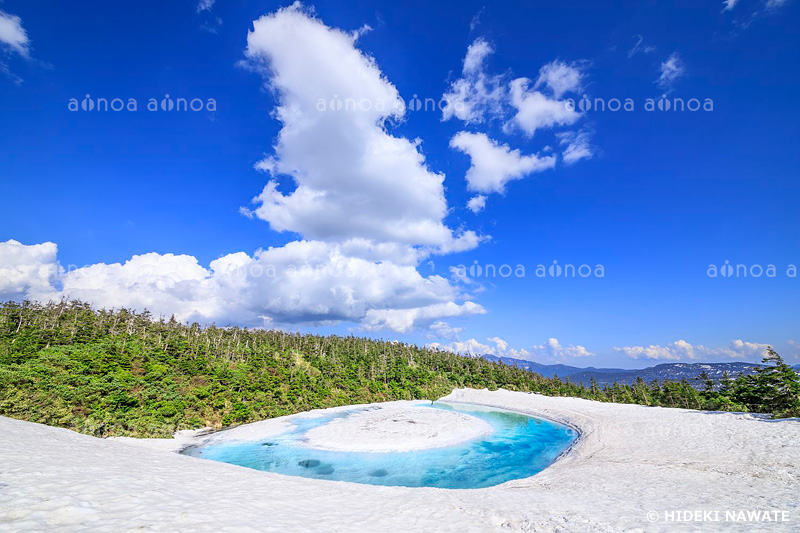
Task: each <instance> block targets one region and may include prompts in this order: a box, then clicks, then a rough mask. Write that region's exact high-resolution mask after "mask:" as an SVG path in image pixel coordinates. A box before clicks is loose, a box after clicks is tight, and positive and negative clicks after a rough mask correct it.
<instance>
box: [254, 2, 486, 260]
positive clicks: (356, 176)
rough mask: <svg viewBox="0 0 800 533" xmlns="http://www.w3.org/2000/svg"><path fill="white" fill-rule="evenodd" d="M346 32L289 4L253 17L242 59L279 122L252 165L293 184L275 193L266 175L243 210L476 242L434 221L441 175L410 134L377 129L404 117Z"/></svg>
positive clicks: (342, 232) (435, 241)
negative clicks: (268, 149)
mask: <svg viewBox="0 0 800 533" xmlns="http://www.w3.org/2000/svg"><path fill="white" fill-rule="evenodd" d="M356 39H357V33H345V32H343V31H340V30H338V29H335V28H330V27H328V26H326V25H325V24H323V23H322V22H321V21H320V20H318V19H316V18H314V17H313V16H311V15H310V14H309V13H307V12H306V11H304V10H303V8H302V6H300V5H299V4H294V5H293V6H291V7H289V8H284V9H281V10H279V11H277V12H276V13H273V14H271V15H266V16H264V17H261V18H260V19H258V20H257V21H255V22H254V24H253V31H251V32H250V34H249V35H248V39H247V57H248V58H249V61H250V63H251V65H254V66H256V67H257V68H259V69H260V70H261V72H262V73H263V75H264V77H265V82H266V84H267V85H268V86H269V87H270V88H271V89H272V90H273V91H274V92H275V93H276V94H277V98H278V105H277V107H276V109H275V112H274V116H275V117H276V118H277V119H278V120H279V121H280V122H281V124H282V128H281V130H280V133H279V134H278V139H277V142H276V144H275V146H274V155H273V156H270V157H269V158H268V160H267V161H265V162H264V163H262V164H260V166H261V168H264V169H267V170H270V171H271V174H272V175H273V176H275V175H285V176H289V177H291V180H292V182H293V185H294V186H295V187H294V190H292V191H291V192H288V193H285V192H282V190H281V187H280V185H279V182H278V181H277V179H274V178H273V179H271V180H270V181H269V182H268V183H267V185H266V186H265V187H264V190H263V191H262V192H261V194H259V195H258V196H257V197H256V198H255V199H254V203H255V204H256V207H255V208H254V209H252V214H253V215H254V216H255V217H257V218H260V219H263V220H265V221H267V222H269V224H270V226H271V227H272V229H274V230H276V231H280V232H284V231H288V232H293V233H297V234H300V235H302V236H304V237H306V238H309V239H319V240H325V241H344V240H347V239H351V238H367V239H372V240H375V241H388V242H397V243H404V244H408V245H422V246H427V247H430V248H431V249H438V250H442V251H452V250H463V249H469V248H472V247H474V246H476V245H477V244H478V242H479V239H478V237H477V236H476V235H475V234H474V233H473V232H469V231H467V232H463V233H461V234H458V235H456V234H454V232H453V230H451V229H450V228H448V227H447V226H445V225H444V223H443V222H442V219H443V218H444V217H445V215H446V214H447V202H446V200H445V196H444V187H443V181H444V175H442V174H440V173H436V172H433V171H431V170H430V169H429V168H428V167H427V165H426V163H425V157H424V156H423V154H422V153H421V151H420V147H419V141H411V140H409V139H406V138H404V137H396V136H394V135H391V134H390V133H389V132H388V131H387V127H386V123H387V121H389V120H393V119H400V118H402V116H403V115H404V113H405V108H404V106H403V101H402V99H401V98H400V96H399V94H398V92H397V89H396V88H395V87H394V85H392V84H391V83H390V82H389V81H388V80H387V79H386V77H385V76H384V75H383V73H382V72H381V70H380V68H379V67H378V65H377V64H376V62H375V61H374V59H372V58H371V57H369V56H367V55H365V54H364V53H362V52H361V51H360V50H359V49H358V48H357V47H356ZM331 101H334V102H336V101H338V102H341V103H342V108H341V109H340V108H339V107H338V105H337V104H334V105H333V106H332V107H331V106H329V105H328V104H329V103H330V102H331ZM348 102H356V103H358V104H359V105H355V106H351V105H349V104H348Z"/></svg>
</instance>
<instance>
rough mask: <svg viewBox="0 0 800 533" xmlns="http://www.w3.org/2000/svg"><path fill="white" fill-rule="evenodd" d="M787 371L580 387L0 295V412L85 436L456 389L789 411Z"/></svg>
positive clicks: (445, 361) (348, 345)
mask: <svg viewBox="0 0 800 533" xmlns="http://www.w3.org/2000/svg"><path fill="white" fill-rule="evenodd" d="M784 366H785V365H784ZM787 368H788V367H787ZM788 372H790V373H791V375H790V374H789V373H787V372H786V371H785V369H784V367H779V366H774V367H769V368H767V369H765V370H764V372H763V373H761V374H759V376H758V380H760V381H748V380H747V379H745V378H744V377H742V378H741V379H737V380H736V381H735V382H731V383H729V384H728V385H727V386H726V387H725V388H724V390H720V391H714V390H711V389H709V388H706V390H703V391H699V390H696V389H695V388H693V387H692V386H691V384H690V383H689V382H688V381H665V382H663V383H654V384H651V383H645V382H644V381H642V380H637V381H636V382H635V383H634V384H632V385H624V384H619V383H616V384H614V385H612V386H608V387H600V386H596V385H595V386H581V385H580V384H575V383H569V382H564V381H562V380H560V379H558V378H547V377H543V376H541V375H539V374H536V373H532V372H530V371H528V370H525V369H522V368H517V367H516V366H512V365H507V364H504V363H501V362H492V361H488V360H486V359H483V358H479V357H478V358H474V357H462V356H459V355H456V354H453V353H450V352H444V351H437V350H431V349H426V348H420V347H418V346H414V345H411V344H403V343H398V342H387V341H380V340H373V339H366V338H359V337H353V336H348V337H339V336H319V335H300V334H292V333H286V332H283V331H266V330H248V329H246V328H245V329H242V328H237V327H226V328H220V327H216V326H210V327H206V328H203V327H200V326H199V325H198V324H181V323H179V322H176V321H175V320H168V321H165V320H163V319H159V320H155V319H153V317H152V316H151V315H150V314H149V313H147V312H142V313H137V312H134V311H130V310H127V309H121V310H115V311H108V310H93V309H92V308H91V306H89V305H88V304H85V303H81V302H60V303H51V304H47V305H42V304H36V303H30V302H25V303H24V304H21V305H20V304H16V303H13V302H7V303H5V304H2V306H0V415H5V416H10V417H13V418H19V419H23V420H28V421H32V422H40V423H44V424H48V425H52V426H61V427H67V428H70V429H74V430H76V431H79V432H82V433H88V434H91V435H96V436H109V435H130V436H139V437H144V436H158V437H167V436H170V435H171V434H172V433H173V432H174V431H176V430H179V429H190V428H199V427H203V426H210V427H214V428H222V427H225V426H230V425H236V424H241V423H246V422H252V421H256V420H262V419H265V418H271V417H276V416H281V415H287V414H292V413H297V412H301V411H307V410H309V409H316V408H325V407H334V406H339V405H349V404H357V403H367V402H380V401H388V400H411V399H430V400H433V399H436V398H439V397H441V396H444V395H446V394H449V393H450V392H451V391H452V390H453V389H456V388H465V387H467V388H474V389H483V388H487V389H490V390H495V389H498V388H504V389H508V390H512V391H527V392H538V393H541V394H545V395H549V396H574V397H580V398H588V399H593V400H599V401H611V402H617V403H639V404H643V405H660V406H666V407H683V408H687V409H710V410H737V411H746V410H749V411H757V412H767V413H783V414H784V415H786V416H789V415H791V414H792V413H794V412H795V409H796V407H797V405H798V404H800V400H799V399H798V393H797V391H796V383H795V381H793V380H796V375H795V374H794V372H792V371H791V369H789V370H788ZM785 391H788V393H787V394H788V395H787V394H784V392H785Z"/></svg>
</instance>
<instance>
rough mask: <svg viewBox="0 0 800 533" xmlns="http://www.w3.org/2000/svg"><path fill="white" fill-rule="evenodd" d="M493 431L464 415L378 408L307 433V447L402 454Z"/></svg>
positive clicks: (390, 407)
mask: <svg viewBox="0 0 800 533" xmlns="http://www.w3.org/2000/svg"><path fill="white" fill-rule="evenodd" d="M492 431H493V430H492V426H491V425H489V423H488V422H486V421H485V420H481V419H480V418H477V417H474V416H470V415H466V414H463V413H456V412H453V411H442V410H439V409H424V408H420V407H413V406H387V407H383V406H378V408H376V409H369V410H364V411H360V412H357V413H354V414H352V415H350V416H348V417H346V418H338V419H336V420H333V421H331V422H329V423H327V424H325V425H324V426H319V427H316V428H314V429H312V430H310V431H308V432H307V433H306V437H307V438H308V441H307V442H306V445H307V446H309V447H311V448H320V449H323V450H333V451H340V452H405V451H411V450H422V449H426V448H439V447H442V446H452V445H454V444H459V443H461V442H465V441H468V440H472V439H477V438H478V437H482V436H485V435H489V434H491V433H492Z"/></svg>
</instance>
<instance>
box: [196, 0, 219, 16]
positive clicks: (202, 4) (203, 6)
mask: <svg viewBox="0 0 800 533" xmlns="http://www.w3.org/2000/svg"><path fill="white" fill-rule="evenodd" d="M214 2H216V0H200V1H199V2H198V3H197V12H198V13H202V12H203V11H211V8H212V7H214Z"/></svg>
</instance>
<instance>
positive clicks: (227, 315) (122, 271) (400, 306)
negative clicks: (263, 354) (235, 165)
mask: <svg viewBox="0 0 800 533" xmlns="http://www.w3.org/2000/svg"><path fill="white" fill-rule="evenodd" d="M56 253H57V248H56V245H55V244H53V243H44V244H39V245H33V246H25V245H23V244H20V243H19V242H17V241H7V242H4V243H0V274H1V275H0V299H2V300H8V299H14V300H20V299H23V298H29V299H35V300H40V301H47V300H58V299H60V298H63V297H66V298H77V299H81V300H84V301H87V302H91V303H92V304H94V305H95V306H96V307H106V308H111V307H117V308H118V307H123V306H124V307H133V308H136V309H140V310H141V309H145V308H146V309H149V310H150V311H152V312H153V313H154V314H156V315H159V314H163V315H165V316H169V315H172V314H175V315H176V317H177V318H178V319H180V320H189V321H198V322H200V323H205V324H208V323H211V322H216V323H218V324H228V323H232V324H240V325H250V326H264V325H269V324H311V325H313V324H321V323H338V322H353V323H358V324H362V325H364V326H365V327H367V328H369V329H390V330H393V331H400V332H406V331H409V330H410V329H412V328H416V327H427V325H429V324H430V323H432V322H435V321H437V320H438V319H441V318H446V317H456V316H466V315H472V314H482V313H485V310H484V309H483V307H481V306H480V305H479V304H476V303H474V302H471V301H464V302H461V303H460V302H459V300H461V299H462V298H461V297H462V295H461V294H460V292H459V290H458V289H457V288H456V287H454V286H453V285H451V284H450V283H449V282H448V281H447V280H446V279H445V278H443V277H441V276H435V275H434V276H429V277H424V276H422V275H421V274H420V273H419V272H418V271H417V269H416V268H415V267H414V266H412V265H397V264H394V263H392V262H390V261H380V262H375V261H372V260H368V259H363V258H359V257H353V256H351V255H348V254H346V253H344V251H343V246H342V245H339V244H335V243H333V244H332V243H324V242H319V241H296V242H291V243H289V244H287V245H286V246H283V247H277V248H269V249H267V250H258V251H256V253H255V254H253V255H252V256H250V255H248V254H246V253H244V252H238V253H233V254H229V255H226V256H223V257H221V258H219V259H216V260H214V261H212V262H211V263H210V264H209V266H208V267H204V266H202V265H200V263H199V262H198V260H197V259H196V258H195V257H193V256H189V255H174V254H157V253H148V254H142V255H135V256H133V257H132V258H131V259H129V260H128V261H126V262H124V263H112V264H106V263H99V264H94V265H89V266H85V267H82V268H77V269H70V270H68V271H66V270H65V269H63V268H62V267H61V265H60V264H59V263H58V261H57V257H56Z"/></svg>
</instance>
